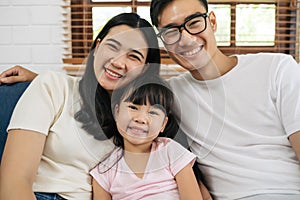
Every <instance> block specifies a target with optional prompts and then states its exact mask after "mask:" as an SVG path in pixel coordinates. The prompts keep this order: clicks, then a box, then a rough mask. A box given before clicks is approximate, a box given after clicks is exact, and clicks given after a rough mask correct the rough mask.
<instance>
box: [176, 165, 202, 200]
mask: <svg viewBox="0 0 300 200" xmlns="http://www.w3.org/2000/svg"><path fill="white" fill-rule="evenodd" d="M175 179H176V182H177V185H178V190H179V195H180V199H181V200H203V197H202V194H201V192H200V188H199V185H198V182H197V180H196V177H195V174H194V171H193V168H192V165H191V164H188V165H187V166H185V167H184V168H183V169H182V170H181V171H179V172H178V173H177V174H176V176H175Z"/></svg>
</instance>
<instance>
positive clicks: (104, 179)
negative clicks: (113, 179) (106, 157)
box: [90, 165, 111, 192]
mask: <svg viewBox="0 0 300 200" xmlns="http://www.w3.org/2000/svg"><path fill="white" fill-rule="evenodd" d="M90 175H91V176H92V177H93V179H95V180H96V181H97V183H98V184H99V185H100V186H101V187H102V188H103V189H104V190H105V191H107V192H110V187H111V184H110V181H109V173H108V172H104V173H102V172H100V171H99V165H97V166H96V167H95V168H93V169H92V170H91V171H90Z"/></svg>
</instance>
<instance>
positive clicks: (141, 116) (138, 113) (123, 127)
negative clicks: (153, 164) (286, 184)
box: [115, 100, 168, 152]
mask: <svg viewBox="0 0 300 200" xmlns="http://www.w3.org/2000/svg"><path fill="white" fill-rule="evenodd" d="M115 120H116V123H117V127H118V131H119V133H120V134H121V135H122V137H123V138H124V148H125V150H126V151H130V152H145V151H146V152H147V151H150V147H151V144H152V141H153V140H154V139H155V138H156V137H157V136H158V135H159V133H160V132H163V131H164V128H165V126H166V124H167V121H168V117H167V116H166V114H165V112H164V111H163V110H162V107H161V106H157V105H150V103H149V102H148V101H147V103H146V105H139V104H134V103H132V102H125V101H123V100H122V101H121V103H120V105H117V106H116V107H115Z"/></svg>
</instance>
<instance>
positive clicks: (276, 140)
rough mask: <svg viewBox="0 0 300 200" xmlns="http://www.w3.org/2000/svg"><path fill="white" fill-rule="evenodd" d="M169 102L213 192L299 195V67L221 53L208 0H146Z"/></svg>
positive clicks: (284, 58) (273, 57)
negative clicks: (174, 67) (171, 72)
mask: <svg viewBox="0 0 300 200" xmlns="http://www.w3.org/2000/svg"><path fill="white" fill-rule="evenodd" d="M150 13H151V20H152V23H153V25H155V26H156V27H157V28H158V30H159V34H158V36H159V37H160V38H161V39H162V41H163V43H164V45H165V48H166V50H167V51H168V53H169V55H170V57H171V58H172V59H173V60H174V61H175V62H177V63H178V64H179V65H181V66H182V67H183V68H185V69H187V70H188V72H187V73H185V74H183V75H181V76H178V77H176V78H172V79H171V80H170V84H171V86H172V89H173V91H174V93H175V95H176V96H177V97H179V98H177V102H176V104H177V108H176V109H174V110H175V112H176V115H177V117H178V119H179V120H180V121H181V124H180V126H181V128H182V129H183V131H184V132H185V133H186V134H187V137H188V142H189V145H190V148H191V150H192V151H193V152H194V153H195V154H196V155H197V157H198V162H199V165H200V168H201V170H202V171H203V173H204V175H205V177H206V179H207V186H208V188H209V190H210V192H211V194H212V195H213V197H214V199H247V200H250V199H251V200H252V199H259V200H261V199H272V200H273V199H285V200H286V199H300V165H299V160H300V89H299V88H300V67H298V65H297V63H296V62H295V60H294V59H293V58H292V57H291V56H289V55H284V54H271V53H260V54H249V55H236V56H226V55H224V54H223V53H222V52H221V51H220V50H219V49H218V47H217V44H216V39H215V36H214V33H215V32H216V30H217V20H216V16H215V14H214V13H213V12H210V13H208V5H207V2H206V0H152V2H151V11H150Z"/></svg>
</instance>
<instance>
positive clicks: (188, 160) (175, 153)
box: [168, 140, 196, 176]
mask: <svg viewBox="0 0 300 200" xmlns="http://www.w3.org/2000/svg"><path fill="white" fill-rule="evenodd" d="M168 156H169V160H170V169H171V172H172V174H173V175H174V176H175V175H176V174H177V173H178V172H179V171H180V170H182V169H183V168H184V167H185V166H187V165H188V164H191V165H192V166H193V165H194V163H195V160H196V156H195V155H194V154H193V153H192V152H190V151H188V150H187V149H186V148H184V147H183V146H182V145H181V144H179V143H177V142H175V141H174V140H170V142H169V144H168Z"/></svg>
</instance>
